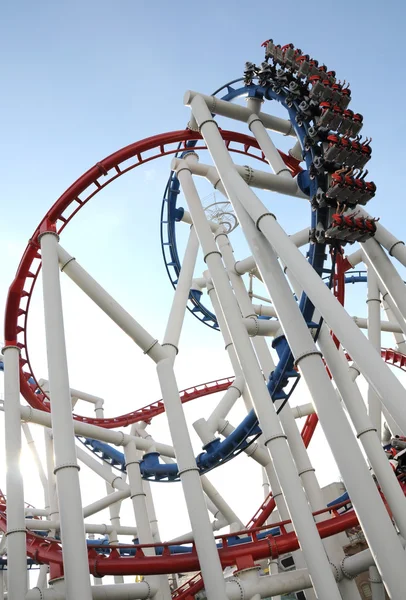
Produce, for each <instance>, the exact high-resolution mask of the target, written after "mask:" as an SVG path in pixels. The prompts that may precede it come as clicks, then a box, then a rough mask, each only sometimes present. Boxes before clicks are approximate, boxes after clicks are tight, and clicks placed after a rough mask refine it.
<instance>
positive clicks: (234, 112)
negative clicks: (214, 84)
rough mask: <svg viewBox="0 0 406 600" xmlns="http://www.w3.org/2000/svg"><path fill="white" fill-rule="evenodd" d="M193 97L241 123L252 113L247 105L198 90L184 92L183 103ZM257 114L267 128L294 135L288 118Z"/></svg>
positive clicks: (217, 112) (211, 109)
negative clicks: (201, 92) (200, 99)
mask: <svg viewBox="0 0 406 600" xmlns="http://www.w3.org/2000/svg"><path fill="white" fill-rule="evenodd" d="M195 97H201V98H202V99H203V100H204V101H205V103H206V104H207V106H208V109H209V110H210V112H211V113H214V114H216V115H221V116H223V117H229V118H230V119H234V120H236V121H242V122H243V123H247V121H248V118H249V117H250V116H251V115H252V110H250V109H249V108H248V107H245V106H241V105H239V104H233V103H232V102H226V101H225V100H219V99H218V98H215V97H214V96H206V95H205V94H200V93H199V92H193V91H191V90H188V91H187V92H186V93H185V96H184V98H183V102H184V104H186V105H187V106H189V105H190V104H191V103H192V100H193V98H195ZM194 116H196V115H194ZM258 116H259V117H260V118H261V121H262V123H263V124H264V126H265V127H266V128H267V129H270V130H271V131H276V132H278V133H282V134H283V135H287V136H291V137H296V133H295V130H294V128H293V126H292V124H291V122H290V121H289V120H287V119H280V118H279V117H273V116H272V115H268V114H267V113H263V112H260V113H259V115H258Z"/></svg>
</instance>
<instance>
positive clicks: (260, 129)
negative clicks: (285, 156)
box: [247, 114, 292, 179]
mask: <svg viewBox="0 0 406 600" xmlns="http://www.w3.org/2000/svg"><path fill="white" fill-rule="evenodd" d="M247 123H248V127H249V129H250V130H251V131H252V133H253V134H254V137H255V139H256V140H257V142H258V144H259V147H260V148H261V150H262V152H263V153H264V156H265V158H266V160H267V162H268V164H269V166H270V167H271V169H272V170H273V172H274V173H275V175H280V176H281V177H284V178H286V179H292V173H291V171H290V169H288V167H287V166H286V165H285V163H284V162H283V160H282V157H281V155H280V154H279V152H278V150H277V148H276V146H275V144H274V143H273V141H272V140H271V138H270V137H269V135H268V133H267V131H266V129H265V127H264V124H263V122H262V119H261V117H260V115H259V114H258V115H257V114H252V115H250V116H249V117H248V120H247Z"/></svg>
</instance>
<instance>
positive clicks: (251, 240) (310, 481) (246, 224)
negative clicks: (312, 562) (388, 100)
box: [235, 203, 358, 600]
mask: <svg viewBox="0 0 406 600" xmlns="http://www.w3.org/2000/svg"><path fill="white" fill-rule="evenodd" d="M235 208H236V211H237V216H238V218H239V220H240V224H241V226H242V228H243V230H244V233H245V236H246V239H247V241H248V244H249V245H250V248H251V250H252V251H253V254H254V257H255V260H256V261H257V264H258V266H259V268H260V271H261V273H262V277H263V280H264V282H265V284H266V285H267V288H268V291H270V289H273V291H274V294H275V295H277V294H279V296H280V298H278V303H279V302H281V303H283V302H284V298H283V292H282V287H281V290H280V291H279V289H278V290H275V289H274V288H275V287H276V286H277V285H278V283H276V278H275V275H278V274H280V278H281V279H283V282H284V284H285V294H287V295H289V297H290V300H291V301H292V302H293V303H294V305H295V306H296V302H295V301H294V300H293V298H292V295H291V293H290V290H289V287H288V284H287V282H286V280H285V278H284V277H283V275H282V272H281V270H280V268H279V265H278V262H277V258H276V256H275V255H274V254H273V251H272V249H271V248H269V247H268V248H266V249H265V248H264V249H262V248H261V247H260V245H259V244H257V245H256V243H257V241H256V238H257V237H258V233H257V232H256V231H255V229H254V226H253V223H252V222H251V221H250V218H249V217H248V215H247V213H246V212H245V211H244V210H243V208H242V206H241V205H240V204H239V203H237V204H236V206H235ZM267 258H272V259H273V263H274V270H275V271H276V273H272V272H268V271H267V270H266V269H265V268H264V266H263V265H264V263H265V261H266V259H267ZM279 283H280V282H279ZM272 301H273V302H274V305H275V306H276V304H275V303H276V300H274V298H272ZM276 308H277V306H276ZM291 318H292V317H291ZM287 319H289V317H287ZM294 326H295V325H293V327H294ZM266 352H267V354H268V355H269V356H268V358H267V360H268V362H270V363H271V364H273V361H272V359H271V357H270V354H269V351H268V349H267V348H266ZM323 370H324V369H323ZM280 404H281V402H280V401H279V402H276V403H275V405H276V406H277V407H278V406H280ZM279 418H280V420H281V423H282V427H283V429H284V432H285V434H286V436H287V439H288V441H289V448H290V450H291V452H292V456H293V458H294V461H295V464H296V468H297V471H298V473H299V476H300V477H301V479H302V483H303V487H304V489H305V491H306V495H307V498H308V500H309V503H310V506H311V508H312V511H318V510H321V509H322V508H324V507H325V503H324V500H323V496H322V493H321V490H320V486H319V484H318V482H317V478H316V476H315V470H314V468H313V467H312V465H311V463H310V460H309V457H308V454H307V452H306V449H305V447H304V444H303V440H302V438H301V436H300V433H299V431H298V428H297V426H296V424H295V421H294V416H293V414H292V412H291V410H290V407H289V405H288V406H286V407H285V408H284V409H283V410H282V411H281V412H280V414H279ZM319 519H320V518H319ZM317 520H318V519H317V518H316V521H317ZM323 544H324V546H325V548H326V551H327V553H328V556H329V558H330V560H331V561H332V562H334V563H338V562H339V561H341V560H342V558H343V556H344V555H343V552H342V550H341V548H340V546H339V545H338V543H337V541H336V540H333V539H331V540H324V541H323ZM339 587H340V589H341V588H345V590H343V589H341V591H342V592H345V593H344V597H345V598H348V599H350V598H353V599H354V600H356V599H357V598H358V592H357V590H356V587H355V585H354V584H353V583H349V582H346V583H345V582H344V583H339Z"/></svg>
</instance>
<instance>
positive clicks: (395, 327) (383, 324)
mask: <svg viewBox="0 0 406 600" xmlns="http://www.w3.org/2000/svg"><path fill="white" fill-rule="evenodd" d="M368 308H369V307H368ZM378 308H379V307H378ZM352 319H353V321H354V322H355V323H356V324H357V325H358V327H359V328H360V329H368V319H365V318H364V317H352ZM377 324H378V326H379V329H380V331H387V332H389V333H402V328H401V326H400V325H399V323H397V322H396V321H395V320H394V318H393V320H391V321H377Z"/></svg>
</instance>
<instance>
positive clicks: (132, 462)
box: [124, 442, 171, 600]
mask: <svg viewBox="0 0 406 600" xmlns="http://www.w3.org/2000/svg"><path fill="white" fill-rule="evenodd" d="M124 454H125V460H126V469H127V475H128V482H129V485H130V489H131V501H132V504H133V510H134V517H135V521H136V523H137V530H138V542H139V543H140V544H153V543H154V538H153V535H152V530H151V525H150V522H149V515H148V510H147V503H146V494H145V491H144V488H143V485H142V477H141V469H140V460H141V453H140V452H139V451H137V448H136V447H135V444H134V442H130V443H129V444H127V445H126V446H125V447H124ZM144 554H145V555H146V556H154V555H155V548H153V547H151V548H145V549H144ZM147 580H148V581H151V583H152V585H154V584H155V585H156V586H157V587H158V591H157V593H156V595H155V598H156V600H158V599H159V600H170V597H171V594H170V589H169V582H168V578H167V577H166V575H154V576H151V577H148V578H147Z"/></svg>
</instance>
